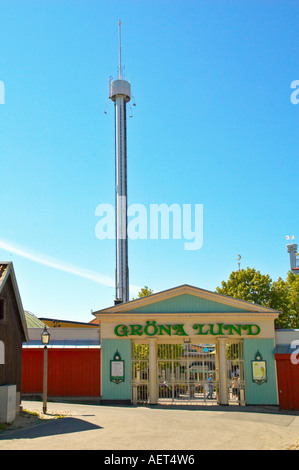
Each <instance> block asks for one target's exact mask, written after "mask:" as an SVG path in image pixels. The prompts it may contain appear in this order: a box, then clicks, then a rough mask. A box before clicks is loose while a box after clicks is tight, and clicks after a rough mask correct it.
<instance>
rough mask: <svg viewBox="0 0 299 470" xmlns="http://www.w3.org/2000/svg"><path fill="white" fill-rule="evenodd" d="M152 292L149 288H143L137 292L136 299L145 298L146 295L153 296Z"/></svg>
mask: <svg viewBox="0 0 299 470" xmlns="http://www.w3.org/2000/svg"><path fill="white" fill-rule="evenodd" d="M153 292H154V291H153V290H152V289H149V287H147V286H144V287H142V288H141V289H140V291H139V292H138V297H139V298H140V297H146V296H147V295H151V294H153Z"/></svg>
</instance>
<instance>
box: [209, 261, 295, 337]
mask: <svg viewBox="0 0 299 470" xmlns="http://www.w3.org/2000/svg"><path fill="white" fill-rule="evenodd" d="M216 292H218V293H219V294H223V295H228V296H230V297H234V298H238V299H241V300H246V301H248V302H252V303H255V304H259V305H264V306H265V307H270V308H273V309H275V310H279V311H280V312H282V314H281V315H280V316H279V318H278V319H277V320H276V326H277V327H279V328H299V275H297V276H296V275H295V274H293V273H292V272H291V271H290V272H289V273H288V275H287V279H286V280H285V281H284V280H283V279H282V278H279V279H278V280H277V281H274V282H273V281H272V279H271V278H270V276H269V275H268V274H261V273H260V271H256V270H255V269H254V268H247V269H241V270H240V271H234V272H232V273H231V275H230V277H229V279H228V280H227V281H222V283H221V287H217V288H216Z"/></svg>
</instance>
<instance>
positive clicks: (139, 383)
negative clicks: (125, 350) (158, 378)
mask: <svg viewBox="0 0 299 470" xmlns="http://www.w3.org/2000/svg"><path fill="white" fill-rule="evenodd" d="M131 357H132V403H133V404H134V405H136V404H137V403H148V402H149V386H148V379H149V346H148V344H134V343H132V355H131Z"/></svg>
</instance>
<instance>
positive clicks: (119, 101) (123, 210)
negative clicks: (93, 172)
mask: <svg viewBox="0 0 299 470" xmlns="http://www.w3.org/2000/svg"><path fill="white" fill-rule="evenodd" d="M118 34H119V73H118V79H116V80H112V81H111V83H110V92H109V93H110V94H109V98H110V99H111V100H112V101H113V102H114V110H115V227H116V234H115V235H116V271H115V297H116V300H115V302H116V303H120V302H128V301H129V267H128V239H127V121H126V106H127V103H128V102H129V101H130V99H131V85H130V83H129V82H128V81H127V80H124V79H123V78H122V72H121V21H120V20H119V21H118Z"/></svg>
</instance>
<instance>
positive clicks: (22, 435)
mask: <svg viewBox="0 0 299 470" xmlns="http://www.w3.org/2000/svg"><path fill="white" fill-rule="evenodd" d="M95 429H103V428H102V427H101V426H97V425H96V424H92V423H89V422H88V421H84V420H83V419H78V418H73V417H67V418H59V419H55V420H51V421H50V420H49V421H46V422H45V423H42V424H38V425H36V426H32V427H26V428H22V429H17V430H11V431H10V430H8V431H5V432H3V434H1V435H0V441H1V440H4V439H5V440H8V439H35V438H37V437H46V436H55V435H58V434H70V433H74V432H82V431H91V430H95Z"/></svg>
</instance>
